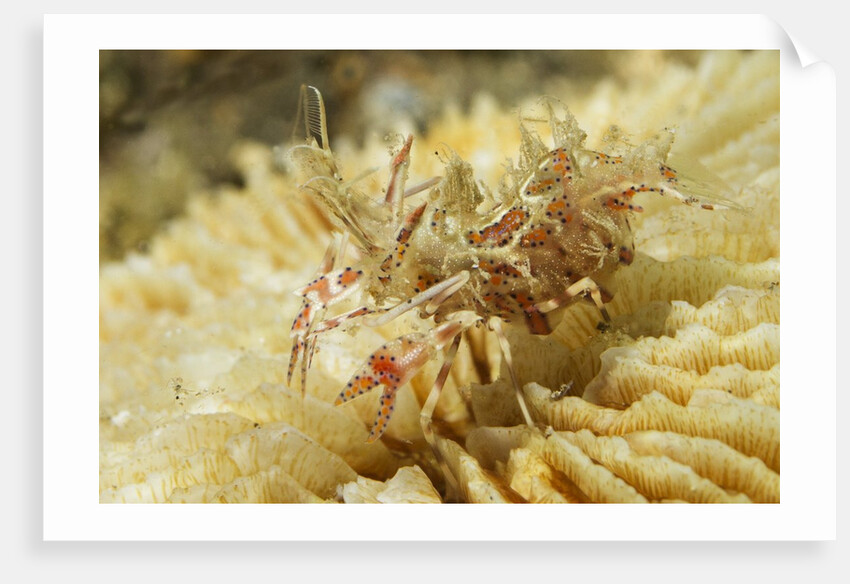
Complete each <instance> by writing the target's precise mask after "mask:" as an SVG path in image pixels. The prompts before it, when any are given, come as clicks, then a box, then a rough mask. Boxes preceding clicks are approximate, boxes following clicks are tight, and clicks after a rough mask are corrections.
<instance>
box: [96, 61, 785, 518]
mask: <svg viewBox="0 0 850 584" xmlns="http://www.w3.org/2000/svg"><path fill="white" fill-rule="evenodd" d="M632 58H633V59H635V61H634V62H633V64H634V66H640V67H643V68H644V69H646V70H647V71H645V72H644V73H645V74H642V75H640V76H635V77H634V78H630V77H627V76H626V77H624V79H627V81H624V80H623V79H613V78H612V79H603V80H601V81H598V82H594V83H593V84H592V85H590V86H588V87H583V88H581V89H580V90H579V89H577V88H576V87H575V86H574V85H573V84H572V83H571V82H570V81H569V80H568V79H565V80H564V82H563V94H561V95H558V96H557V97H558V98H560V99H561V100H562V101H563V102H565V104H566V105H567V106H568V107H569V108H570V111H571V112H572V113H573V114H574V115H575V117H576V119H577V120H578V122H579V124H580V126H581V127H582V129H583V130H585V131H586V132H587V134H588V146H589V147H591V148H596V149H599V150H609V149H610V148H611V147H612V146H616V145H617V144H622V143H625V142H628V143H632V144H639V143H640V142H641V141H643V140H644V139H646V138H648V137H650V136H651V135H653V134H654V133H656V132H657V131H660V130H662V129H664V128H675V136H676V139H675V142H674V145H673V147H672V151H671V156H672V157H676V158H678V159H680V160H685V161H698V162H699V163H700V164H702V165H703V166H704V167H706V168H707V169H708V170H709V171H710V172H711V173H713V174H715V175H717V177H719V179H720V180H722V181H723V182H725V183H726V184H728V185H729V187H730V190H729V192H728V196H729V198H732V199H733V200H734V201H735V202H736V203H738V204H739V205H740V206H741V207H743V210H738V209H735V210H729V211H725V210H724V211H721V210H716V211H704V210H701V209H695V208H691V207H686V206H683V205H679V204H677V203H675V202H673V201H668V200H665V199H662V198H659V197H656V198H651V197H645V198H642V199H640V203H641V205H643V207H644V209H645V210H644V212H643V213H642V214H639V215H636V216H635V217H634V220H633V222H632V225H633V230H634V234H635V242H636V250H637V253H636V256H635V259H634V262H633V263H632V264H631V265H630V266H627V267H623V268H621V269H620V270H619V271H618V272H617V275H616V279H617V285H618V287H617V289H618V291H617V294H616V295H615V297H614V299H613V300H612V301H611V302H610V304H609V305H608V310H609V312H610V314H611V317H612V326H610V327H609V328H607V329H606V328H605V327H599V326H598V325H599V323H600V316H599V313H598V311H597V309H596V308H595V306H594V305H593V304H592V303H589V302H579V303H576V304H573V305H571V306H570V307H568V308H567V309H566V310H565V311H564V316H563V318H562V320H561V322H560V324H559V325H558V326H557V328H556V330H555V331H554V332H553V333H552V334H551V335H549V336H544V337H540V336H531V335H529V334H528V333H527V332H526V331H525V330H524V327H522V328H520V327H516V328H507V335H508V338H509V340H510V341H511V346H512V350H513V360H514V362H515V364H516V373H517V375H518V378H519V381H520V383H521V384H522V385H523V387H524V393H525V397H526V401H527V403H528V406H529V409H530V410H531V414H532V417H533V418H534V419H535V421H536V422H537V423H538V427H537V428H535V429H530V428H528V427H526V426H525V425H520V424H521V416H520V410H519V407H518V405H517V402H516V398H515V395H514V390H513V387H512V386H511V384H510V380H509V377H508V375H507V370H506V369H505V366H504V364H503V363H502V364H500V361H499V351H498V344H497V343H496V341H495V340H494V339H493V338H492V336H491V335H490V334H489V333H488V332H487V331H485V330H484V329H483V328H482V329H475V330H473V331H471V333H470V335H468V337H467V340H466V341H465V342H464V343H463V344H462V346H461V350H460V352H459V354H458V357H457V359H456V361H455V364H454V367H453V370H452V373H451V376H450V379H449V382H448V383H447V385H446V389H445V391H444V392H443V395H442V397H441V400H440V403H439V405H438V407H437V409H436V413H435V425H434V428H435V431H436V433H437V435H438V437H437V450H438V451H439V453H440V456H441V458H442V463H443V464H442V465H441V464H439V463H438V460H437V458H436V457H435V455H434V453H433V452H432V451H431V449H430V448H429V447H428V445H427V444H426V442H425V440H424V438H423V436H422V431H421V429H420V425H419V410H420V406H421V404H422V403H423V402H424V401H425V398H426V397H427V395H428V391H429V390H430V388H431V384H432V382H433V379H434V377H435V376H436V374H437V372H438V370H439V368H440V362H439V361H438V360H434V361H432V362H430V363H429V364H428V365H427V366H426V367H425V368H424V370H423V371H422V372H421V373H420V374H418V375H417V376H416V377H415V378H414V379H413V380H412V382H411V383H410V384H409V385H408V386H407V387H406V388H404V389H402V390H401V391H400V392H399V396H398V400H397V402H396V411H395V414H394V416H393V419H392V422H391V423H390V426H389V428H388V429H387V433H386V434H385V436H384V437H383V438H382V440H380V441H378V442H376V443H372V444H366V438H367V436H368V435H369V430H368V426H369V425H371V421H372V419H373V416H374V412H375V408H376V405H375V404H376V399H377V397H378V396H377V395H369V396H364V397H362V398H359V399H357V400H354V401H352V402H351V403H348V404H345V405H343V406H339V407H334V406H333V405H332V404H333V400H334V398H335V397H336V396H337V394H338V393H339V391H340V389H341V388H342V387H343V386H344V385H345V383H346V381H347V380H348V377H349V376H350V375H351V373H352V371H354V370H355V369H356V368H357V366H358V365H359V364H360V363H361V362H362V360H363V359H364V358H365V357H366V356H368V354H369V353H370V352H371V351H372V350H374V349H375V348H376V347H378V346H379V345H380V344H381V343H383V342H385V341H386V340H387V339H391V338H395V337H397V336H399V335H400V334H403V333H407V332H411V331H412V330H426V329H427V328H428V327H429V326H430V324H429V323H428V322H427V321H422V320H421V319H419V318H418V317H415V316H412V315H406V316H404V317H402V318H399V319H397V320H395V321H393V322H391V323H389V324H386V325H383V326H381V327H377V328H368V327H365V326H360V327H354V328H350V329H344V328H340V329H337V330H333V331H330V332H328V333H326V334H324V335H323V336H322V337H321V340H320V342H319V345H318V350H317V352H316V354H315V356H314V357H313V361H312V367H311V369H310V378H309V383H308V385H307V395H306V396H303V397H302V395H301V391H300V388H299V386H298V384H297V383H295V382H293V384H292V387H290V386H288V385H287V383H286V372H287V364H288V361H289V355H290V338H289V329H290V325H291V323H292V320H293V317H294V316H295V313H296V312H297V311H298V309H299V306H300V301H299V298H298V297H296V296H295V295H293V294H292V291H293V290H294V289H296V288H298V287H299V286H301V285H303V284H304V283H306V282H307V281H309V280H310V279H312V277H313V273H314V271H315V269H316V267H317V266H318V264H319V262H320V260H321V257H322V254H323V251H324V249H325V247H326V246H327V245H328V243H329V242H330V241H331V238H332V235H331V232H330V229H329V224H328V222H327V221H326V220H325V218H324V216H323V215H322V213H321V212H320V211H319V210H318V209H317V208H316V207H315V206H314V205H313V204H312V203H311V201H309V199H308V198H307V197H305V196H304V194H303V193H299V192H298V190H297V188H296V185H295V181H294V179H293V177H292V176H290V175H288V174H287V173H285V172H282V171H279V170H277V169H276V166H275V162H274V157H273V152H272V151H271V149H269V148H267V147H265V146H262V145H258V144H253V143H240V144H236V145H234V148H233V157H234V161H235V163H236V164H237V165H238V166H239V167H240V168H241V169H242V173H243V176H244V178H245V185H244V187H239V188H237V187H233V188H230V189H224V190H221V192H217V193H216V196H215V197H212V198H209V197H204V198H196V199H194V200H192V202H191V203H190V205H189V207H188V210H187V212H186V215H185V216H184V217H182V218H180V219H178V220H176V221H174V222H173V223H171V224H170V225H168V227H167V228H166V229H163V230H162V231H161V232H160V233H159V234H158V235H157V236H156V237H155V238H154V239H153V240H152V241H151V243H150V246H149V249H148V250H147V251H146V253H144V254H131V255H130V256H128V257H127V258H126V259H125V260H124V261H122V262H120V263H111V264H106V265H103V266H102V268H101V274H100V500H101V502H104V503H106V502H205V503H206V502H269V503H274V502H280V503H282V502H290V503H325V502H347V503H398V502H409V503H430V502H433V503H437V502H441V501H445V500H458V501H468V502H525V501H527V502H540V503H547V502H548V503H556V502H560V503H567V502H699V503H706V502H731V503H741V502H779V466H780V464H779V461H780V450H779V403H780V399H779V293H780V277H779V56H778V52H749V53H739V52H717V53H706V54H704V55H703V57H702V58H701V59H700V60H699V62H698V63H697V64H696V66H693V67H692V66H687V65H684V64H681V63H678V62H674V61H669V60H666V59H664V58H663V57H662V56H660V55H659V56H654V54H653V53H649V54H648V55H645V56H639V55H638V56H633V57H632ZM659 79H663V80H664V81H663V83H658V82H657V80H659ZM533 103H534V102H533V101H532V100H529V102H528V103H527V104H523V105H524V106H526V105H527V106H529V107H531V106H533ZM399 124H400V127H399V131H403V130H404V129H406V128H404V127H401V126H403V125H404V123H403V121H400V122H399ZM612 125H616V126H617V128H618V129H617V130H614V129H612V128H611V126H612ZM606 136H607V141H606V140H604V139H603V137H606ZM623 136H626V137H627V138H628V139H625V138H623ZM414 144H415V146H414V151H413V154H412V164H411V169H410V172H411V177H412V178H411V180H412V181H414V182H415V181H416V177H419V178H420V179H423V178H427V177H429V176H433V175H435V174H438V173H439V172H440V171H441V169H440V164H439V159H438V157H436V156H434V155H433V152H434V151H435V150H437V149H438V148H439V145H440V144H447V145H448V146H450V147H451V148H452V149H453V150H455V151H456V152H458V153H459V154H460V155H461V156H462V157H463V158H464V159H466V160H467V161H469V162H470V163H471V164H472V166H473V168H474V170H475V172H476V176H477V177H478V178H480V179H482V180H483V181H484V182H485V183H486V184H489V185H490V186H491V188H493V189H494V190H495V188H496V186H497V184H498V179H499V177H500V175H501V167H500V165H501V164H502V163H503V162H504V160H505V159H506V158H507V157H514V159H515V158H516V156H517V148H518V144H519V132H518V122H517V116H516V113H515V112H510V111H501V109H500V108H498V107H497V106H495V105H494V104H493V102H492V101H490V100H488V99H487V98H486V96H479V97H478V98H477V99H476V100H474V103H473V106H472V108H471V111H470V112H469V113H468V114H466V115H461V114H460V113H458V111H457V110H456V109H453V108H448V109H447V110H446V111H445V112H444V113H443V114H442V116H441V117H439V118H437V119H435V120H434V121H433V123H432V124H431V125H430V127H429V131H428V133H427V135H425V136H417V138H416V141H415V142H414ZM334 146H335V150H336V151H337V155H338V156H339V158H340V160H341V161H342V163H343V164H344V167H345V169H346V170H347V172H348V174H350V175H355V174H357V173H358V172H360V170H362V169H366V168H369V167H372V166H375V165H381V166H384V165H385V164H386V163H387V162H388V160H389V156H388V153H387V148H386V145H385V144H384V143H382V142H381V141H380V140H377V139H375V140H367V142H366V144H365V145H363V146H354V145H353V143H350V142H345V141H344V140H340V141H339V144H335V145H334ZM671 160H672V159H671ZM671 164H672V162H671ZM383 176H384V175H380V173H379V176H378V178H377V179H376V183H375V184H376V185H378V186H376V187H375V188H380V186H379V185H380V181H381V180H384V179H383V178H382V177H383ZM570 384H571V385H570ZM373 393H376V394H377V393H378V392H373ZM447 471H448V472H449V473H450V474H451V477H449V478H448V479H447V478H446V477H445V476H444V473H445V472H447Z"/></svg>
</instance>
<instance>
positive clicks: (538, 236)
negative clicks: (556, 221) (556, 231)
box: [520, 228, 546, 247]
mask: <svg viewBox="0 0 850 584" xmlns="http://www.w3.org/2000/svg"><path fill="white" fill-rule="evenodd" d="M544 241H546V230H544V229H542V228H538V229H535V230H533V231H530V232H529V233H526V234H525V235H523V236H522V239H521V240H520V245H522V246H523V247H528V246H529V245H531V243H532V242H535V243H536V242H541V243H542V242H544Z"/></svg>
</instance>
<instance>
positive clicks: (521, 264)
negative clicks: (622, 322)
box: [288, 87, 731, 446]
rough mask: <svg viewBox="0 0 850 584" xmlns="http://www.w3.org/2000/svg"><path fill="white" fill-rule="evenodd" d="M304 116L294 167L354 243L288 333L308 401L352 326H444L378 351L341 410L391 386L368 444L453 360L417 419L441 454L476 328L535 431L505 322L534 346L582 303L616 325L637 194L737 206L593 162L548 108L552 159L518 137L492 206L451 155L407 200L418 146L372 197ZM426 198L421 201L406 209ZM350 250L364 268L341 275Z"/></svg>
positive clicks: (306, 298) (313, 289) (640, 154)
mask: <svg viewBox="0 0 850 584" xmlns="http://www.w3.org/2000/svg"><path fill="white" fill-rule="evenodd" d="M301 107H302V110H303V113H304V119H305V120H306V130H307V143H306V144H303V145H298V146H295V147H294V148H293V149H292V150H291V157H292V159H293V161H294V162H295V163H296V165H297V166H298V167H299V168H300V170H301V171H302V173H303V174H304V182H303V184H302V189H305V190H306V191H308V192H309V193H310V194H311V195H312V196H315V197H316V198H317V199H318V200H319V201H320V202H321V203H322V204H323V205H324V207H325V208H326V209H327V211H328V215H329V217H330V219H331V220H332V221H333V222H334V223H335V225H337V226H338V227H339V228H340V230H341V231H343V232H344V233H345V234H347V235H346V236H344V237H343V238H342V239H341V241H340V242H339V243H335V244H332V245H331V247H330V248H329V250H328V252H327V253H326V254H325V257H324V259H323V261H322V263H321V265H320V267H319V270H318V272H317V275H316V277H315V279H314V280H313V281H311V282H309V283H308V284H307V285H305V286H303V287H301V288H299V289H298V290H296V294H298V295H299V296H301V297H302V298H303V302H302V307H301V310H300V312H299V313H298V315H297V317H296V318H295V321H294V323H293V325H292V330H291V336H292V353H291V358H290V364H289V371H288V377H289V381H290V382H291V380H292V377H293V374H294V373H295V371H296V370H297V369H299V368H300V376H301V388H302V392H303V391H304V389H305V384H306V375H307V370H308V368H309V365H310V361H311V358H312V355H313V352H314V349H315V343H316V338H317V337H318V336H320V335H321V334H322V333H324V332H325V331H328V330H331V329H333V328H335V327H337V326H340V325H342V324H344V323H347V322H352V321H355V320H356V321H357V322H359V323H361V324H364V325H367V326H377V325H380V324H383V323H386V322H388V321H390V320H392V319H394V318H396V317H398V316H399V315H401V314H403V313H405V312H407V311H409V310H414V309H415V310H417V311H418V313H419V315H420V316H421V317H423V318H427V319H433V322H434V325H435V326H434V328H433V329H431V330H430V332H427V333H423V332H415V333H411V334H407V335H404V336H401V337H399V338H397V339H394V340H391V341H389V342H387V343H386V344H384V345H383V346H381V347H378V348H377V349H376V350H375V351H374V352H373V353H372V355H371V356H370V357H369V358H368V359H367V360H366V362H365V363H363V365H362V366H361V367H360V368H359V369H358V370H357V371H355V372H354V374H353V375H352V376H351V379H350V380H349V382H348V383H347V385H346V386H345V387H343V388H342V390H341V392H340V394H339V396H338V397H337V398H336V402H335V403H336V404H341V403H344V402H347V401H348V400H351V399H354V398H356V397H358V396H359V395H362V394H363V393H365V392H367V391H370V390H372V389H375V388H377V387H378V386H381V387H382V395H381V398H380V407H379V411H378V413H377V416H376V418H375V420H374V422H373V423H372V429H371V433H370V435H369V438H368V441H369V442H372V441H374V440H377V439H378V438H380V437H381V435H382V434H383V432H384V430H385V429H386V427H387V424H388V423H389V421H390V418H391V417H392V413H393V407H394V402H395V396H396V392H397V391H398V390H399V388H400V387H402V386H403V385H404V384H405V383H407V382H408V381H409V380H410V379H411V378H412V377H413V376H414V375H415V374H416V373H417V372H418V371H419V369H421V368H422V366H423V365H424V364H425V363H426V362H428V361H429V360H430V359H431V358H432V357H434V356H435V355H436V354H437V353H438V352H440V351H441V350H442V349H444V348H446V349H447V351H446V358H445V359H446V361H445V364H444V366H443V369H442V370H441V371H440V374H439V375H438V376H437V380H436V381H435V384H434V389H433V390H432V393H431V396H429V399H428V400H427V402H426V404H425V408H423V413H422V419H421V421H422V427H423V432H424V433H425V436H426V439H428V441H429V443H431V445H432V446H433V435H432V431H431V428H430V422H431V414H432V412H433V409H434V407H435V405H436V400H437V399H438V397H439V391H440V389H441V388H442V384H443V383H444V382H445V378H446V375H447V373H448V368H449V367H450V366H451V361H452V359H453V357H454V354H455V352H456V351H457V348H458V345H459V343H460V339H461V336H462V333H463V331H464V330H466V329H467V328H469V327H471V326H473V325H475V324H477V323H480V322H486V323H489V325H490V327H491V328H492V329H493V330H494V331H495V333H496V334H497V335H498V337H499V341H500V346H501V348H502V353H503V357H504V360H505V364H506V366H507V369H508V371H509V372H510V374H511V378H512V382H513V385H514V389H515V390H516V396H517V399H518V401H519V405H520V409H521V411H522V414H523V416H524V419H525V422H526V423H527V424H528V425H533V423H534V422H533V420H532V418H531V416H530V415H529V412H528V408H527V407H526V405H525V403H524V400H523V394H522V390H521V388H520V387H519V385H518V383H517V380H516V376H515V374H514V372H513V367H512V362H511V358H510V347H509V345H508V342H507V340H506V338H505V335H504V333H503V332H502V328H501V322H502V321H505V322H518V323H524V325H525V326H526V327H527V329H528V331H529V332H530V333H531V334H534V335H547V334H549V333H550V332H552V327H553V324H554V321H555V319H556V318H557V317H558V315H559V313H560V312H561V309H562V308H563V307H565V306H566V305H568V304H569V303H571V302H573V301H575V300H577V299H581V298H589V299H590V300H592V301H593V302H594V303H595V305H596V306H597V307H598V308H599V311H600V313H601V315H602V318H603V319H604V320H605V321H608V320H609V317H608V313H607V311H606V309H605V303H607V302H608V301H610V300H611V298H612V297H613V295H614V293H615V290H614V278H613V276H614V274H615V272H616V271H617V269H618V268H620V267H621V266H624V265H628V264H630V263H631V262H632V260H633V258H634V253H635V248H634V241H633V237H632V230H631V227H630V225H629V217H630V215H631V214H632V213H640V212H641V211H642V208H641V207H640V206H639V205H638V204H637V202H636V200H635V196H636V195H637V194H638V193H653V194H655V195H658V196H665V197H671V198H674V199H677V200H679V201H681V202H682V203H685V204H688V205H696V206H700V207H702V208H704V209H713V208H719V207H722V206H731V204H728V205H727V203H728V202H726V201H722V200H720V199H716V198H708V197H706V196H704V195H705V194H706V193H703V192H701V189H700V185H698V184H690V183H687V181H684V180H683V177H682V176H680V175H679V174H678V173H677V172H676V171H675V170H674V169H672V168H670V167H669V166H667V164H665V161H664V160H663V159H664V158H666V155H657V154H656V155H649V154H647V150H648V149H642V148H640V147H638V148H635V149H634V150H633V151H631V152H629V153H627V154H626V155H624V156H610V155H606V154H604V153H602V152H595V151H591V150H587V149H585V148H584V147H583V144H584V139H585V134H584V132H582V131H581V130H580V129H579V128H578V125H577V123H576V122H575V120H574V119H573V118H572V116H571V115H570V114H569V113H568V112H567V113H566V114H565V116H564V117H562V118H559V117H557V116H556V115H555V113H554V108H553V107H552V106H551V105H549V104H547V107H548V110H549V114H550V115H549V119H548V122H549V124H550V127H551V130H552V136H553V139H554V141H555V144H554V147H546V146H545V145H544V144H543V143H542V141H541V140H540V138H539V137H538V136H537V134H536V133H534V132H533V131H531V130H529V129H527V128H526V127H525V126H524V125H523V124H520V130H521V133H522V138H523V139H522V146H521V150H520V156H519V160H518V163H517V165H516V166H511V167H510V168H509V169H508V172H507V174H506V176H505V179H504V180H503V181H502V183H501V185H500V187H499V189H498V190H497V191H496V192H495V193H493V194H490V193H487V194H485V193H482V192H481V189H479V188H478V186H477V184H476V182H475V181H474V179H473V178H472V172H471V169H470V167H469V165H468V164H467V163H465V162H463V161H462V160H461V159H460V158H459V157H458V156H457V155H455V154H449V155H445V156H444V158H445V162H446V167H445V172H444V175H443V176H442V177H438V178H435V179H431V180H428V181H425V182H423V183H420V184H418V185H415V186H411V187H409V186H408V185H407V171H408V165H409V162H410V150H411V145H412V141H413V137H412V136H409V137H408V138H407V139H406V140H405V141H404V143H403V145H402V146H401V148H400V150H399V151H398V152H397V153H396V154H395V155H394V156H393V157H392V160H391V161H390V165H389V179H388V183H387V185H386V189H385V193H384V194H382V195H381V196H380V197H373V196H369V195H367V194H364V193H362V192H360V191H359V190H358V188H357V183H358V182H360V181H361V179H362V178H363V176H364V175H365V174H367V173H368V172H369V171H367V173H364V175H360V176H355V177H353V178H352V179H348V180H347V179H346V178H345V177H343V176H341V174H340V171H339V168H338V166H337V163H336V160H335V158H334V155H333V153H332V152H331V150H330V148H329V146H328V138H327V129H326V125H325V112H324V105H323V103H322V98H321V95H320V93H319V91H318V90H316V89H315V88H312V87H303V88H302V104H301ZM538 121H540V120H538ZM657 150H658V149H654V150H653V152H655V151H657ZM662 150H663V149H662ZM665 154H666V153H665ZM686 184H688V185H689V186H686ZM426 190H430V192H428V193H427V195H425V196H424V197H421V198H424V199H426V200H425V202H417V203H410V202H409V201H410V200H417V199H420V198H419V197H414V196H413V195H415V194H417V193H420V192H422V191H426ZM709 201H710V202H709ZM349 241H350V244H351V245H355V246H357V247H358V248H359V251H360V254H359V256H360V258H361V259H359V260H358V262H357V263H356V264H355V265H350V266H343V265H342V259H343V257H344V254H345V246H346V245H347V242H349ZM353 294H356V295H358V296H357V297H358V298H363V299H364V302H363V304H362V305H360V306H358V307H356V308H354V309H353V310H349V311H347V312H344V313H342V314H334V315H330V316H329V315H328V314H327V313H328V312H330V311H329V310H328V309H330V308H331V307H333V306H334V305H335V304H337V303H338V302H340V301H341V300H342V299H344V298H347V297H349V296H351V295H353ZM299 365H300V367H299Z"/></svg>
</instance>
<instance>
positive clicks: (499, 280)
mask: <svg viewBox="0 0 850 584" xmlns="http://www.w3.org/2000/svg"><path fill="white" fill-rule="evenodd" d="M490 283H491V284H493V285H494V286H499V285H501V283H502V277H501V276H493V277H492V278H490Z"/></svg>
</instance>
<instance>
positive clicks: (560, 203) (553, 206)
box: [546, 199, 567, 215]
mask: <svg viewBox="0 0 850 584" xmlns="http://www.w3.org/2000/svg"><path fill="white" fill-rule="evenodd" d="M566 206H567V204H566V202H565V201H564V200H563V199H558V200H557V201H555V202H554V203H549V205H548V206H547V207H546V210H547V211H549V213H551V214H552V215H554V214H555V213H557V212H558V211H563V210H564V209H566Z"/></svg>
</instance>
